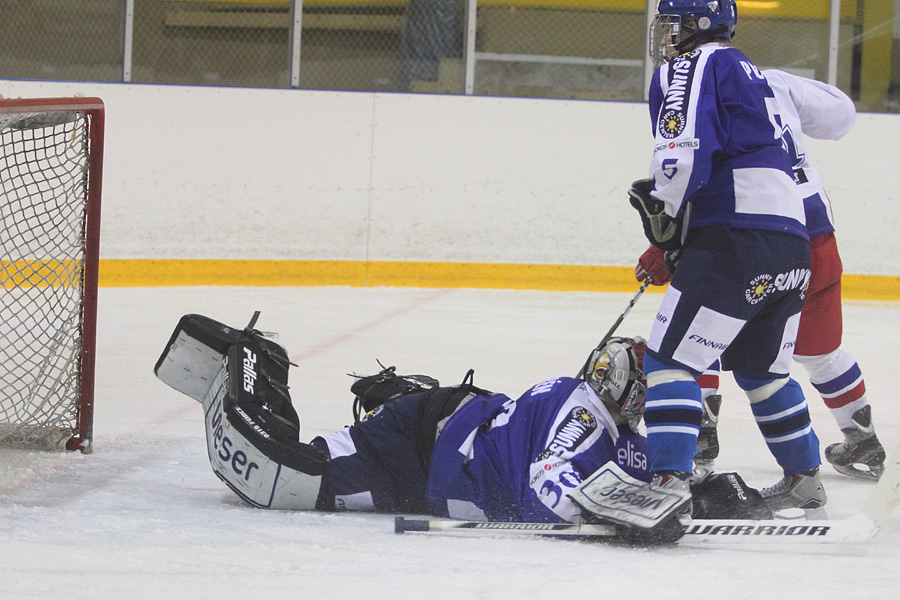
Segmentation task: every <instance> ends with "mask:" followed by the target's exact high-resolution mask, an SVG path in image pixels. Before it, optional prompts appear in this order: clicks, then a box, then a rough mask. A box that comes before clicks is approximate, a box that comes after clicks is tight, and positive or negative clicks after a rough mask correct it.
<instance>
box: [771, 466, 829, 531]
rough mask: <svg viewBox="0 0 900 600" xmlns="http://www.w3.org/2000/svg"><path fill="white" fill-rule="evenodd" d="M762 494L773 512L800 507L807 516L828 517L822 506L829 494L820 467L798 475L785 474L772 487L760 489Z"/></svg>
mask: <svg viewBox="0 0 900 600" xmlns="http://www.w3.org/2000/svg"><path fill="white" fill-rule="evenodd" d="M760 495H761V496H762V499H763V502H764V503H765V505H766V507H768V509H769V510H771V511H772V512H773V513H777V512H779V511H783V510H788V509H795V508H799V509H802V510H803V511H804V512H805V513H806V517H807V518H815V519H820V518H827V515H826V514H825V509H824V508H822V507H823V506H825V503H826V502H828V496H827V495H826V494H825V486H823V485H822V479H821V477H820V476H819V468H818V467H816V468H815V469H811V470H809V471H806V472H804V473H798V474H796V475H785V476H784V477H783V478H782V479H781V481H779V482H778V483H776V484H775V485H773V486H772V487H767V488H763V489H762V490H760Z"/></svg>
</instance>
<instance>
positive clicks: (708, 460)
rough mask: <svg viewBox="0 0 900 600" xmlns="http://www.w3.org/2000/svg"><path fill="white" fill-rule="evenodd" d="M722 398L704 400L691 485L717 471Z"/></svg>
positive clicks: (715, 397) (711, 397)
mask: <svg viewBox="0 0 900 600" xmlns="http://www.w3.org/2000/svg"><path fill="white" fill-rule="evenodd" d="M721 406H722V396H720V395H719V394H713V395H712V396H709V397H708V398H705V399H704V400H703V416H702V417H701V420H700V434H699V435H698V436H697V453H696V454H695V455H694V473H693V475H692V476H691V483H694V484H696V483H700V482H701V481H703V480H704V479H706V478H707V477H709V476H710V475H711V474H712V473H713V472H714V471H715V469H716V464H715V463H716V458H718V456H719V435H718V433H717V430H716V426H717V425H718V424H719V408H721Z"/></svg>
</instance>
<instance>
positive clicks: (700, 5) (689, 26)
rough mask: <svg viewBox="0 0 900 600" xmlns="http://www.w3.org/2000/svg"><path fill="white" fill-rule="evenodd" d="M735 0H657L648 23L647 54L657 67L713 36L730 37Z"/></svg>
mask: <svg viewBox="0 0 900 600" xmlns="http://www.w3.org/2000/svg"><path fill="white" fill-rule="evenodd" d="M736 24H737V4H736V3H735V0H660V2H659V5H658V7H657V14H656V17H655V18H654V19H653V24H652V25H651V26H650V57H651V58H653V61H654V63H655V64H656V65H657V66H659V65H661V64H662V63H664V62H666V61H669V60H672V59H673V58H675V57H676V56H678V55H679V54H681V53H683V52H686V51H688V50H691V49H693V48H694V47H696V46H697V45H699V44H701V43H703V42H705V41H707V40H710V39H712V38H716V37H721V38H725V39H728V40H730V39H731V37H732V36H733V35H734V26H735V25H736Z"/></svg>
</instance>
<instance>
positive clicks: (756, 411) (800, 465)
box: [734, 373, 822, 475]
mask: <svg viewBox="0 0 900 600" xmlns="http://www.w3.org/2000/svg"><path fill="white" fill-rule="evenodd" d="M734 379H735V381H736V382H737V384H738V385H739V386H740V387H741V389H742V390H744V391H745V392H746V393H747V397H748V398H750V408H751V409H752V411H753V416H754V418H755V419H756V424H757V426H758V427H759V430H760V432H761V433H762V435H763V438H764V439H765V440H766V445H767V446H768V447H769V452H771V453H772V456H774V457H775V460H776V461H777V462H778V464H779V465H780V466H781V468H782V469H783V470H784V473H785V474H786V475H795V474H797V473H803V472H804V471H808V470H810V469H812V468H815V467H818V466H819V465H820V464H821V462H822V461H821V459H820V458H819V438H818V437H816V433H815V431H813V428H812V423H811V422H810V419H809V409H808V408H807V405H806V398H805V397H804V396H803V390H802V389H801V388H800V384H798V383H797V382H796V381H794V380H793V379H791V378H790V377H787V378H782V379H761V378H756V377H748V376H746V375H741V374H738V373H735V374H734Z"/></svg>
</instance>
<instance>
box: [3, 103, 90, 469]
mask: <svg viewBox="0 0 900 600" xmlns="http://www.w3.org/2000/svg"><path fill="white" fill-rule="evenodd" d="M104 118H105V113H104V106H103V102H102V101H101V100H100V99H99V98H78V97H73V98H50V99H18V100H6V99H0V218H2V221H3V236H2V240H0V284H2V287H3V290H2V296H0V311H2V312H0V445H2V446H5V447H13V448H28V449H54V450H55V449H62V448H65V449H68V450H81V451H82V452H85V453H88V452H90V451H91V442H92V438H93V414H94V359H95V350H96V326H97V276H98V262H99V244H100V191H101V179H102V167H103V136H104Z"/></svg>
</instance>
